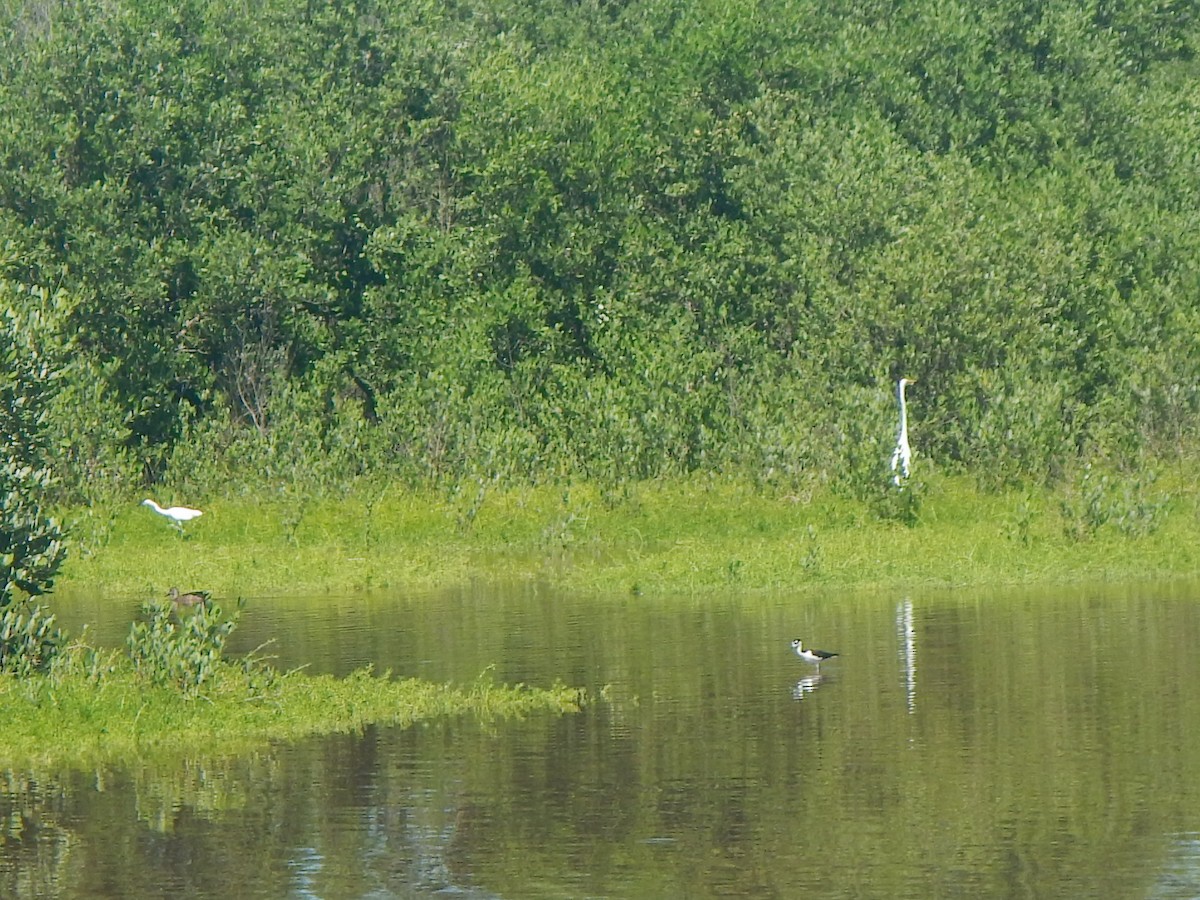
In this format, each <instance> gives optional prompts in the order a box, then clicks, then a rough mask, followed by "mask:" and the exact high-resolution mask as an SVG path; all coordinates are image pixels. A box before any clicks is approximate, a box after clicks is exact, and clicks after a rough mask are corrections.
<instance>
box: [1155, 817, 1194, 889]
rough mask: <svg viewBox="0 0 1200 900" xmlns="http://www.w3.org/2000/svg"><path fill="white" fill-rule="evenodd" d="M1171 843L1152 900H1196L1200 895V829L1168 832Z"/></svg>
mask: <svg viewBox="0 0 1200 900" xmlns="http://www.w3.org/2000/svg"><path fill="white" fill-rule="evenodd" d="M1169 837H1170V839H1171V846H1170V848H1169V850H1168V855H1167V859H1166V862H1164V863H1163V871H1162V874H1160V875H1159V876H1158V880H1157V881H1156V882H1155V884H1154V888H1153V890H1152V891H1151V892H1150V897H1151V900H1177V898H1178V900H1183V898H1185V897H1186V898H1189V900H1194V898H1196V897H1200V832H1195V831H1185V832H1182V833H1180V834H1173V835H1169Z"/></svg>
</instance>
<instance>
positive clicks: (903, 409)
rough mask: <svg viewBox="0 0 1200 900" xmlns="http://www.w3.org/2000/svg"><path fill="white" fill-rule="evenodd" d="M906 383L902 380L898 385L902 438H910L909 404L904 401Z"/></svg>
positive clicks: (902, 439) (903, 439)
mask: <svg viewBox="0 0 1200 900" xmlns="http://www.w3.org/2000/svg"><path fill="white" fill-rule="evenodd" d="M904 388H905V384H904V382H903V381H901V382H900V383H899V384H898V385H897V386H896V397H897V398H898V399H899V401H900V440H901V441H906V440H908V404H907V403H905V402H904Z"/></svg>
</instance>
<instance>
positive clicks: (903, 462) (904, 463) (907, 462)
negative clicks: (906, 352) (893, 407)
mask: <svg viewBox="0 0 1200 900" xmlns="http://www.w3.org/2000/svg"><path fill="white" fill-rule="evenodd" d="M916 380H917V379H915V378H901V379H900V380H899V381H898V382H897V383H896V402H897V403H898V404H899V405H900V431H899V433H898V434H897V435H896V449H895V450H893V451H892V483H893V484H895V485H896V487H900V483H901V481H902V480H903V479H905V478H908V470H909V468H910V467H911V466H912V448H911V447H910V446H908V404H907V403H906V402H905V400H904V389H905V388H906V387H908V386H909V385H910V384H912V383H914V382H915V381H916Z"/></svg>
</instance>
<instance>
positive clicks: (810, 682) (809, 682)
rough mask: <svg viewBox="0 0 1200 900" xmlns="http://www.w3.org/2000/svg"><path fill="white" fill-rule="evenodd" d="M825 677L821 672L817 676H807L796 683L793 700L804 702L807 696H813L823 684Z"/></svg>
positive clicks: (793, 689)
mask: <svg viewBox="0 0 1200 900" xmlns="http://www.w3.org/2000/svg"><path fill="white" fill-rule="evenodd" d="M823 677H824V676H822V675H821V673H820V672H817V673H816V674H815V675H806V676H805V677H803V678H801V679H800V680H799V681H797V682H796V684H795V686H794V687H793V688H792V699H793V700H803V699H804V697H805V695H806V694H811V693H812V692H813V691H815V690H816V689H817V687H818V686H819V685H820V684H821V681H822V679H823Z"/></svg>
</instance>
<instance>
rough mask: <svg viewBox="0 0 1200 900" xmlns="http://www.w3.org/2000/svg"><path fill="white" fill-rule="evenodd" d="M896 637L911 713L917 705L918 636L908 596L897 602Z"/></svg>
mask: <svg viewBox="0 0 1200 900" xmlns="http://www.w3.org/2000/svg"><path fill="white" fill-rule="evenodd" d="M896 637H897V639H898V640H899V641H900V657H901V659H902V660H903V662H904V693H905V696H906V698H907V699H908V712H909V715H911V714H912V713H913V712H914V711H915V710H916V707H917V637H916V631H915V629H914V628H913V605H912V601H911V600H909V599H908V598H907V597H905V598H904V599H903V600H901V601H900V602H899V603H898V604H896Z"/></svg>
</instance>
